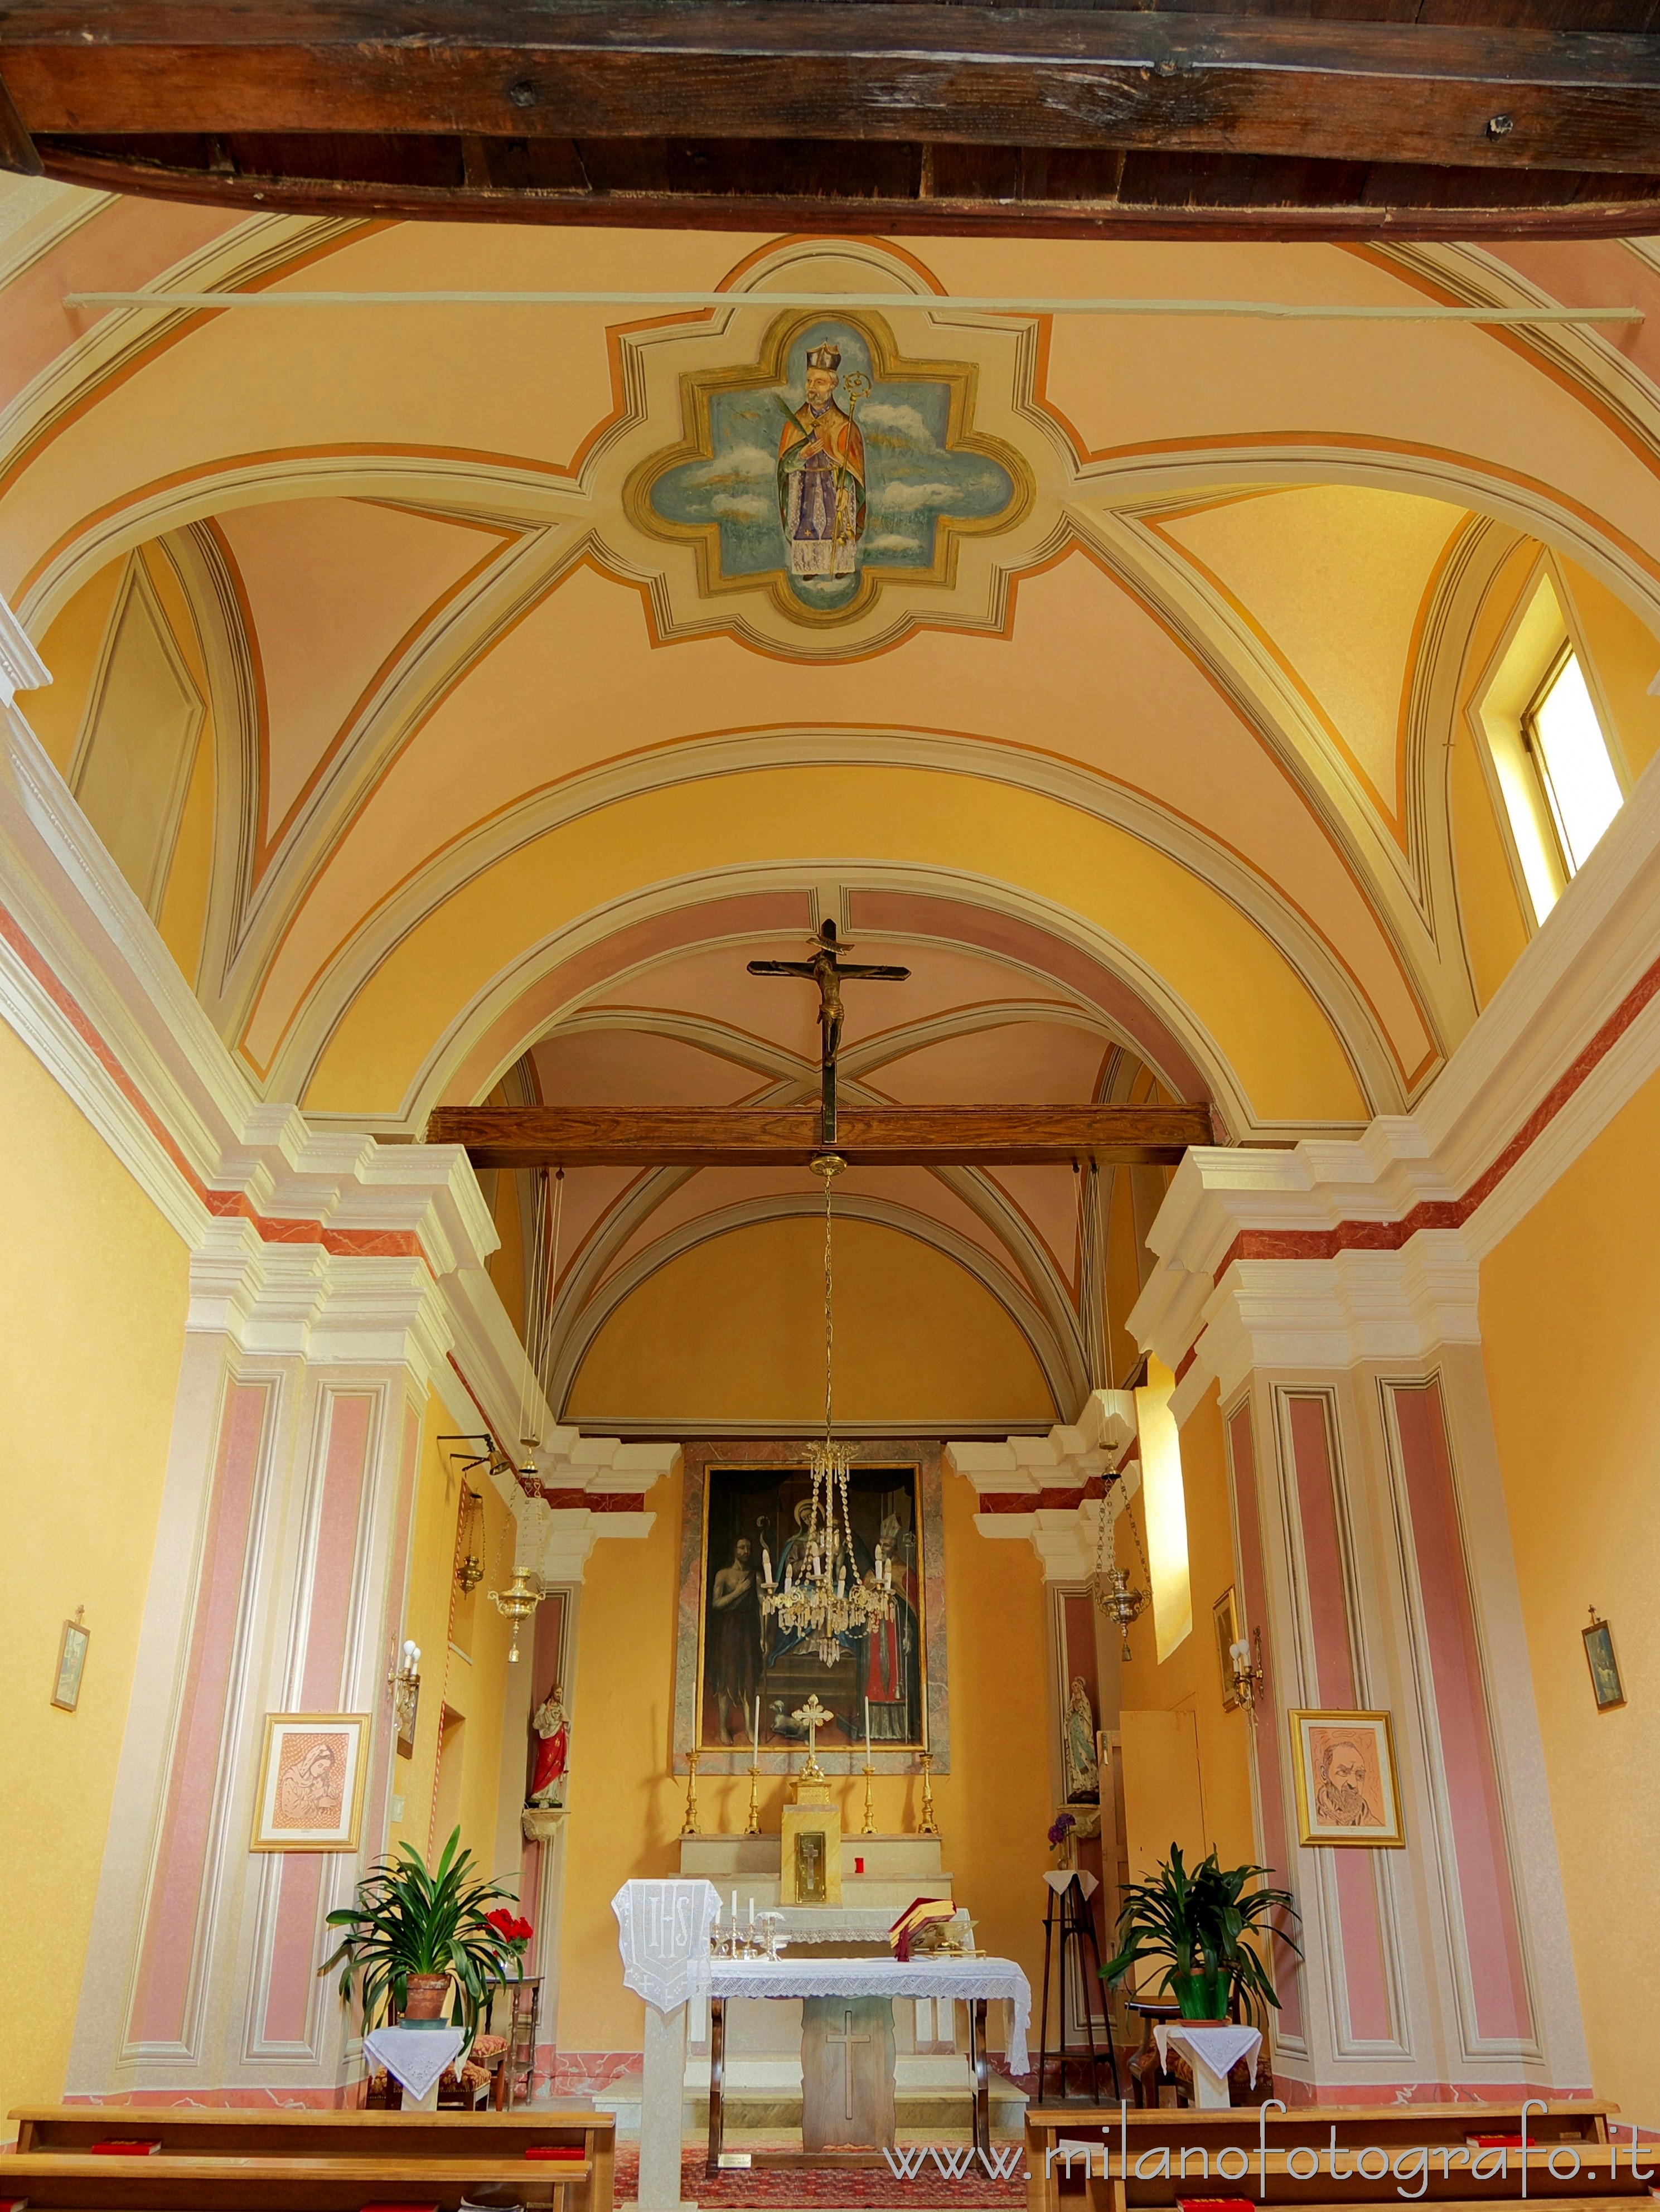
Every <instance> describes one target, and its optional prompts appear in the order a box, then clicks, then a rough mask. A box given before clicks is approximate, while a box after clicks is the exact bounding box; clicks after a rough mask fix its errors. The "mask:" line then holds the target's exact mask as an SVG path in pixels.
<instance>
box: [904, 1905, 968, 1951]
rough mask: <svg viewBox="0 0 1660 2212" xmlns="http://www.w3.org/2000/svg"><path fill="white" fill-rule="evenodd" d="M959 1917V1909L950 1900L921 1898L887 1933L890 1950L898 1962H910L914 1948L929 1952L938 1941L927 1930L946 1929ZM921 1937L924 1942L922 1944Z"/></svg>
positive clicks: (906, 1909) (907, 1909)
mask: <svg viewBox="0 0 1660 2212" xmlns="http://www.w3.org/2000/svg"><path fill="white" fill-rule="evenodd" d="M956 1917H957V1906H956V1905H954V1904H953V1903H952V1899H950V1898H948V1897H919V1898H917V1899H915V1903H913V1904H910V1905H907V1906H906V1907H905V1909H904V1911H903V1912H902V1913H901V1914H900V1916H899V1917H898V1918H897V1920H896V1921H895V1922H894V1923H893V1925H892V1927H891V1928H890V1929H889V1930H888V1948H889V1949H890V1950H891V1952H892V1953H893V1955H894V1957H895V1958H896V1959H909V1957H910V1955H911V1953H912V1951H913V1949H921V1950H927V1949H928V1948H931V1944H932V1943H933V1942H937V1941H938V1940H939V1939H938V1936H932V1937H930V1936H928V1935H927V1932H926V1931H927V1930H930V1929H943V1928H944V1926H945V1924H946V1923H948V1922H950V1921H952V1920H954V1919H955V1918H956ZM919 1937H920V1938H921V1942H919V1941H918V1939H919Z"/></svg>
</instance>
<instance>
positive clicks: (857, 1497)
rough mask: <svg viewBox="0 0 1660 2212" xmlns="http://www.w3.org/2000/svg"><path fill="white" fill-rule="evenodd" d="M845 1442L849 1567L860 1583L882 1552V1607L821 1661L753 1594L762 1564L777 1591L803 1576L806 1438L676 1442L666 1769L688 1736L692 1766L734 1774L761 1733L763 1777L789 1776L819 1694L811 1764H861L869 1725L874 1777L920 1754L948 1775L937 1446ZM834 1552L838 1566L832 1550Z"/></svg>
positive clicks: (758, 1590) (807, 1517)
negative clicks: (886, 1607) (682, 1469)
mask: <svg viewBox="0 0 1660 2212" xmlns="http://www.w3.org/2000/svg"><path fill="white" fill-rule="evenodd" d="M855 1452H856V1455H857V1456H856V1458H855V1463H854V1467H853V1468H852V1470H851V1472H850V1474H849V1479H848V1522H849V1524H850V1531H851V1542H852V1552H853V1560H852V1566H853V1570H854V1571H855V1572H857V1573H858V1574H859V1575H860V1577H869V1576H870V1575H871V1574H872V1573H873V1570H874V1567H875V1564H876V1559H877V1553H878V1547H880V1552H881V1557H882V1559H883V1560H884V1562H885V1564H886V1565H887V1566H888V1569H889V1571H890V1573H891V1587H892V1596H893V1602H892V1607H891V1612H890V1613H889V1616H888V1618H887V1619H886V1620H880V1621H878V1622H876V1623H874V1624H873V1626H869V1627H868V1628H864V1629H860V1631H858V1632H848V1633H847V1634H845V1635H843V1636H842V1637H840V1638H837V1639H836V1649H835V1656H833V1657H832V1658H831V1659H830V1661H829V1662H826V1661H825V1660H824V1657H823V1656H821V1655H820V1653H819V1651H818V1649H817V1648H816V1646H815V1645H814V1644H812V1642H810V1641H809V1640H808V1638H807V1637H806V1635H805V1634H803V1633H801V1632H800V1631H794V1632H793V1631H790V1630H787V1629H786V1628H784V1627H783V1626H781V1623H780V1621H779V1620H778V1619H777V1617H776V1615H775V1614H770V1615H769V1613H767V1611H766V1609H765V1607H764V1605H763V1597H764V1595H765V1588H766V1580H765V1578H766V1575H767V1572H768V1571H769V1570H770V1571H771V1575H772V1578H773V1582H774V1584H775V1586H777V1587H780V1588H781V1586H782V1584H783V1582H784V1578H785V1577H786V1575H788V1576H789V1577H791V1578H792V1580H793V1581H794V1582H795V1583H800V1581H801V1580H802V1578H803V1577H804V1575H805V1574H806V1571H808V1554H809V1549H810V1527H811V1518H812V1502H811V1501H812V1476H811V1474H809V1472H808V1468H807V1463H806V1447H805V1446H804V1445H802V1444H800V1443H793V1442H792V1443H777V1444H768V1445H759V1444H757V1443H754V1442H752V1441H751V1440H750V1439H747V1438H746V1439H745V1440H743V1442H741V1443H734V1444H733V1445H730V1446H727V1447H724V1448H721V1449H715V1448H713V1447H701V1446H697V1445H690V1446H688V1448H687V1498H686V1522H685V1528H684V1541H683V1554H682V1576H681V1607H680V1636H679V1649H678V1670H677V1681H676V1692H677V1694H676V1711H675V1721H676V1726H675V1741H674V1753H675V1758H676V1761H677V1764H678V1762H680V1761H681V1760H683V1759H684V1756H685V1754H686V1753H687V1752H688V1750H690V1748H691V1747H692V1746H693V1745H694V1744H695V1745H696V1748H697V1751H698V1754H699V1765H700V1769H701V1771H703V1772H705V1773H708V1772H714V1773H720V1772H722V1771H727V1772H735V1771H739V1770H740V1769H742V1768H745V1767H747V1766H748V1765H750V1763H751V1759H753V1758H754V1757H755V1754H756V1746H757V1730H758V1742H759V1748H760V1764H761V1766H762V1769H763V1771H766V1772H781V1771H787V1770H788V1768H789V1767H790V1765H792V1764H797V1765H799V1764H800V1755H801V1754H804V1753H805V1751H806V1735H807V1731H806V1724H805V1723H802V1722H800V1721H799V1720H797V1719H796V1717H795V1716H796V1714H797V1713H798V1712H799V1711H800V1710H801V1709H802V1708H803V1707H804V1706H805V1705H806V1702H807V1699H808V1698H809V1697H810V1696H814V1695H816V1696H817V1698H818V1702H819V1705H821V1706H822V1707H824V1708H826V1709H828V1711H829V1712H830V1716H831V1717H830V1721H829V1722H828V1723H824V1724H823V1725H821V1726H820V1727H819V1729H818V1752H819V1755H820V1757H821V1758H823V1757H824V1754H825V1753H831V1754H834V1753H837V1752H841V1753H851V1754H853V1755H854V1765H862V1763H863V1758H864V1747H865V1741H866V1723H867V1722H868V1727H869V1737H870V1744H871V1750H872V1755H873V1762H874V1764H875V1765H876V1766H877V1768H878V1770H879V1771H897V1770H903V1769H906V1768H909V1767H910V1766H911V1765H914V1764H915V1758H916V1755H917V1754H918V1753H921V1752H922V1751H924V1750H929V1751H932V1752H933V1754H934V1758H935V1762H936V1765H937V1766H938V1767H939V1768H940V1770H941V1771H943V1770H944V1765H945V1754H946V1750H947V1748H948V1746H947V1741H946V1735H947V1732H946V1712H945V1681H944V1644H945V1633H944V1626H945V1625H944V1607H943V1587H942V1586H943V1576H944V1559H943V1547H942V1543H941V1538H940V1530H939V1468H938V1464H937V1460H938V1454H937V1449H929V1450H927V1451H921V1448H919V1447H918V1446H917V1445H915V1443H908V1444H905V1445H902V1446H900V1447H898V1448H897V1449H895V1448H893V1447H891V1446H890V1447H888V1448H887V1449H873V1448H872V1447H871V1445H870V1444H869V1443H867V1442H865V1441H861V1443H860V1445H859V1446H857V1447H855ZM902 1454H903V1456H902ZM845 1541H846V1538H845V1537H842V1538H840V1539H838V1544H839V1545H841V1546H844V1545H845ZM836 1559H837V1564H838V1566H839V1564H840V1551H839V1549H838V1552H837V1553H836Z"/></svg>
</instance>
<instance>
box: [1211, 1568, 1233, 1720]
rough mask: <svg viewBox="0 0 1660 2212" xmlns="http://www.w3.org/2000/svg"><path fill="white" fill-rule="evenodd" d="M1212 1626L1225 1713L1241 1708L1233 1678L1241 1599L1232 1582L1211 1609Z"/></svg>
mask: <svg viewBox="0 0 1660 2212" xmlns="http://www.w3.org/2000/svg"><path fill="white" fill-rule="evenodd" d="M1210 1617H1211V1626H1213V1629H1214V1630H1215V1632H1216V1664H1217V1668H1218V1670H1219V1673H1220V1674H1221V1678H1222V1710H1223V1711H1224V1712H1225V1713H1232V1712H1237V1711H1238V1710H1239V1691H1238V1686H1237V1684H1236V1682H1235V1680H1234V1679H1233V1647H1234V1645H1235V1644H1237V1642H1238V1641H1239V1601H1238V1599H1237V1596H1236V1595H1235V1593H1234V1587H1233V1584H1232V1583H1229V1584H1228V1586H1227V1588H1226V1589H1225V1590H1224V1591H1223V1593H1222V1595H1221V1596H1220V1597H1219V1598H1218V1599H1217V1601H1216V1602H1215V1604H1214V1605H1213V1606H1212V1607H1211V1609H1210Z"/></svg>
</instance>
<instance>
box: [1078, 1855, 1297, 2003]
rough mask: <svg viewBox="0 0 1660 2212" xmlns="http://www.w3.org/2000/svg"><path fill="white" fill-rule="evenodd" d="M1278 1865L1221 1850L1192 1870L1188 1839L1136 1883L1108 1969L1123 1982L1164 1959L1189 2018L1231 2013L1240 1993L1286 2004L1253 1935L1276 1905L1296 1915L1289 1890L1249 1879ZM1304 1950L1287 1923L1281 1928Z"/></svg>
mask: <svg viewBox="0 0 1660 2212" xmlns="http://www.w3.org/2000/svg"><path fill="white" fill-rule="evenodd" d="M1271 1871H1272V1869H1270V1868H1268V1867H1260V1866H1238V1867H1228V1868H1224V1867H1223V1866H1222V1865H1221V1864H1220V1863H1219V1860H1218V1858H1217V1856H1216V1853H1215V1852H1214V1851H1212V1852H1211V1853H1210V1854H1209V1856H1208V1857H1206V1858H1204V1859H1201V1861H1200V1863H1199V1864H1198V1865H1197V1866H1196V1867H1195V1868H1194V1869H1192V1871H1191V1872H1189V1869H1187V1868H1186V1867H1185V1866H1184V1865H1183V1863H1182V1851H1181V1846H1180V1845H1179V1844H1171V1852H1170V1857H1169V1858H1168V1859H1166V1860H1165V1861H1164V1863H1163V1864H1162V1865H1161V1866H1160V1867H1159V1869H1158V1877H1157V1879H1156V1880H1155V1881H1141V1882H1132V1883H1131V1884H1130V1885H1129V1886H1128V1888H1127V1889H1126V1890H1125V1892H1124V1904H1123V1909H1122V1911H1121V1912H1120V1914H1119V1916H1118V1955H1117V1957H1116V1959H1113V1960H1110V1961H1109V1962H1108V1964H1107V1965H1106V1966H1103V1967H1102V1969H1101V1978H1102V1979H1103V1980H1104V1981H1107V1982H1116V1981H1118V1980H1120V1979H1121V1978H1122V1977H1123V1976H1124V1975H1125V1974H1127V1973H1128V1972H1129V1970H1130V1968H1131V1967H1132V1966H1134V1965H1136V1964H1137V1962H1138V1961H1139V1960H1143V1959H1147V1960H1152V1961H1153V1962H1154V1963H1155V1964H1156V1963H1158V1961H1160V1960H1162V1961H1163V1962H1164V1975H1163V1978H1161V1979H1160V1981H1159V1982H1158V1990H1159V1991H1160V1992H1164V1991H1166V1990H1168V1991H1169V1993H1170V1994H1171V1996H1173V1997H1174V1998H1175V1999H1176V2002H1177V2004H1178V2005H1179V2006H1180V2008H1181V2010H1182V2017H1183V2019H1184V2020H1225V2019H1226V2018H1227V2017H1228V2013H1229V2009H1230V2007H1231V2002H1232V2000H1233V1997H1234V1995H1235V1992H1236V1991H1237V1993H1238V1995H1239V1996H1240V1998H1241V1999H1242V2001H1243V2004H1244V2005H1245V2006H1246V2007H1247V2008H1249V2009H1250V2010H1253V2011H1255V2010H1256V2009H1257V2008H1259V2006H1260V2005H1261V2004H1262V2003H1267V2004H1271V2005H1273V2006H1274V2008H1275V2010H1276V2011H1277V2010H1278V2009H1279V2005H1280V1998H1279V1995H1278V1993H1277V1991H1276V1990H1275V1989H1274V1982H1273V1979H1272V1978H1271V1977H1270V1975H1269V1973H1268V1968H1267V1967H1266V1966H1264V1965H1263V1963H1262V1958H1261V1956H1260V1954H1258V1952H1257V1950H1256V1948H1255V1946H1254V1945H1253V1944H1252V1943H1250V1942H1249V1941H1247V1938H1248V1937H1249V1936H1252V1935H1255V1934H1260V1933H1265V1932H1267V1929H1268V1916H1269V1914H1270V1913H1271V1912H1274V1911H1284V1912H1288V1913H1290V1914H1291V1915H1292V1917H1296V1913H1297V1908H1296V1906H1295V1905H1293V1904H1292V1899H1291V1894H1290V1893H1289V1891H1287V1890H1283V1889H1250V1888H1248V1887H1247V1884H1248V1883H1250V1882H1251V1881H1254V1880H1255V1878H1256V1876H1257V1875H1262V1874H1268V1873H1270V1872H1271ZM1274 1933H1275V1934H1276V1935H1278V1936H1279V1937H1280V1941H1281V1942H1284V1943H1286V1944H1287V1945H1289V1947H1290V1948H1291V1949H1292V1950H1293V1951H1295V1952H1296V1953H1297V1955H1298V1958H1299V1959H1300V1958H1301V1957H1302V1955H1303V1954H1302V1952H1301V1950H1300V1949H1299V1948H1298V1945H1297V1943H1296V1942H1295V1941H1294V1940H1293V1939H1292V1937H1291V1936H1288V1935H1286V1932H1285V1930H1284V1929H1275V1930H1274Z"/></svg>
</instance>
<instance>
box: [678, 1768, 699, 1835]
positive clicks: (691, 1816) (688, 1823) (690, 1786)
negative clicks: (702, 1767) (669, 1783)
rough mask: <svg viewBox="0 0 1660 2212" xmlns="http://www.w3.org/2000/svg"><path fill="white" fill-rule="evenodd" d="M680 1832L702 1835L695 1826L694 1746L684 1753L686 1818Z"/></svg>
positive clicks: (695, 1769)
mask: <svg viewBox="0 0 1660 2212" xmlns="http://www.w3.org/2000/svg"><path fill="white" fill-rule="evenodd" d="M680 1832H681V1834H682V1835H683V1836H696V1835H701V1834H702V1829H700V1828H699V1826H698V1825H697V1752H696V1747H695V1746H694V1747H693V1748H692V1749H691V1750H690V1751H689V1752H688V1753H686V1817H685V1820H684V1824H683V1825H682V1826H681V1830H680Z"/></svg>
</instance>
